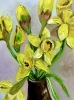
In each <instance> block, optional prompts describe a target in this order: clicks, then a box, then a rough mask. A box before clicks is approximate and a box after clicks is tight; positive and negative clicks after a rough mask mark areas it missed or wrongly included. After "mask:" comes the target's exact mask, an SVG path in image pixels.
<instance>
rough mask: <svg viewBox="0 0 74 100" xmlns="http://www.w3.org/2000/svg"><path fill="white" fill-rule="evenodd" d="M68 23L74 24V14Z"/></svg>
mask: <svg viewBox="0 0 74 100" xmlns="http://www.w3.org/2000/svg"><path fill="white" fill-rule="evenodd" d="M68 24H73V25H74V16H72V17H71V18H70V20H69V22H68Z"/></svg>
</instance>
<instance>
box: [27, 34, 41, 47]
mask: <svg viewBox="0 0 74 100" xmlns="http://www.w3.org/2000/svg"><path fill="white" fill-rule="evenodd" d="M28 40H29V42H30V43H31V44H32V45H33V46H35V47H38V46H39V44H40V43H41V40H40V38H39V37H38V36H36V35H33V34H30V35H28Z"/></svg>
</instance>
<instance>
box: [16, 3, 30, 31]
mask: <svg viewBox="0 0 74 100" xmlns="http://www.w3.org/2000/svg"><path fill="white" fill-rule="evenodd" d="M16 17H17V20H18V22H19V24H20V26H21V27H22V28H23V29H24V30H25V31H26V32H28V31H29V28H30V22H31V18H30V15H29V11H28V9H27V8H26V7H25V6H22V5H18V6H17V8H16Z"/></svg>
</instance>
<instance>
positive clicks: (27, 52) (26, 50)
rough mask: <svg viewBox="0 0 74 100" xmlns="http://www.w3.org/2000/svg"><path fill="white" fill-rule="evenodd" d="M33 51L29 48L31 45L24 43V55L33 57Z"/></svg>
mask: <svg viewBox="0 0 74 100" xmlns="http://www.w3.org/2000/svg"><path fill="white" fill-rule="evenodd" d="M33 53H34V51H33V50H32V49H31V47H30V46H29V45H28V44H26V46H25V48H24V56H25V57H29V58H32V57H33Z"/></svg>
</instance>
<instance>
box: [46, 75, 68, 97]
mask: <svg viewBox="0 0 74 100" xmlns="http://www.w3.org/2000/svg"><path fill="white" fill-rule="evenodd" d="M46 76H47V77H53V78H54V79H55V80H56V81H57V82H58V83H59V84H60V85H61V87H62V89H63V91H64V92H65V93H66V95H67V96H68V97H70V95H69V93H68V90H67V88H66V86H65V85H64V83H63V81H62V79H61V78H60V77H58V76H57V75H55V74H47V75H46Z"/></svg>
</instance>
